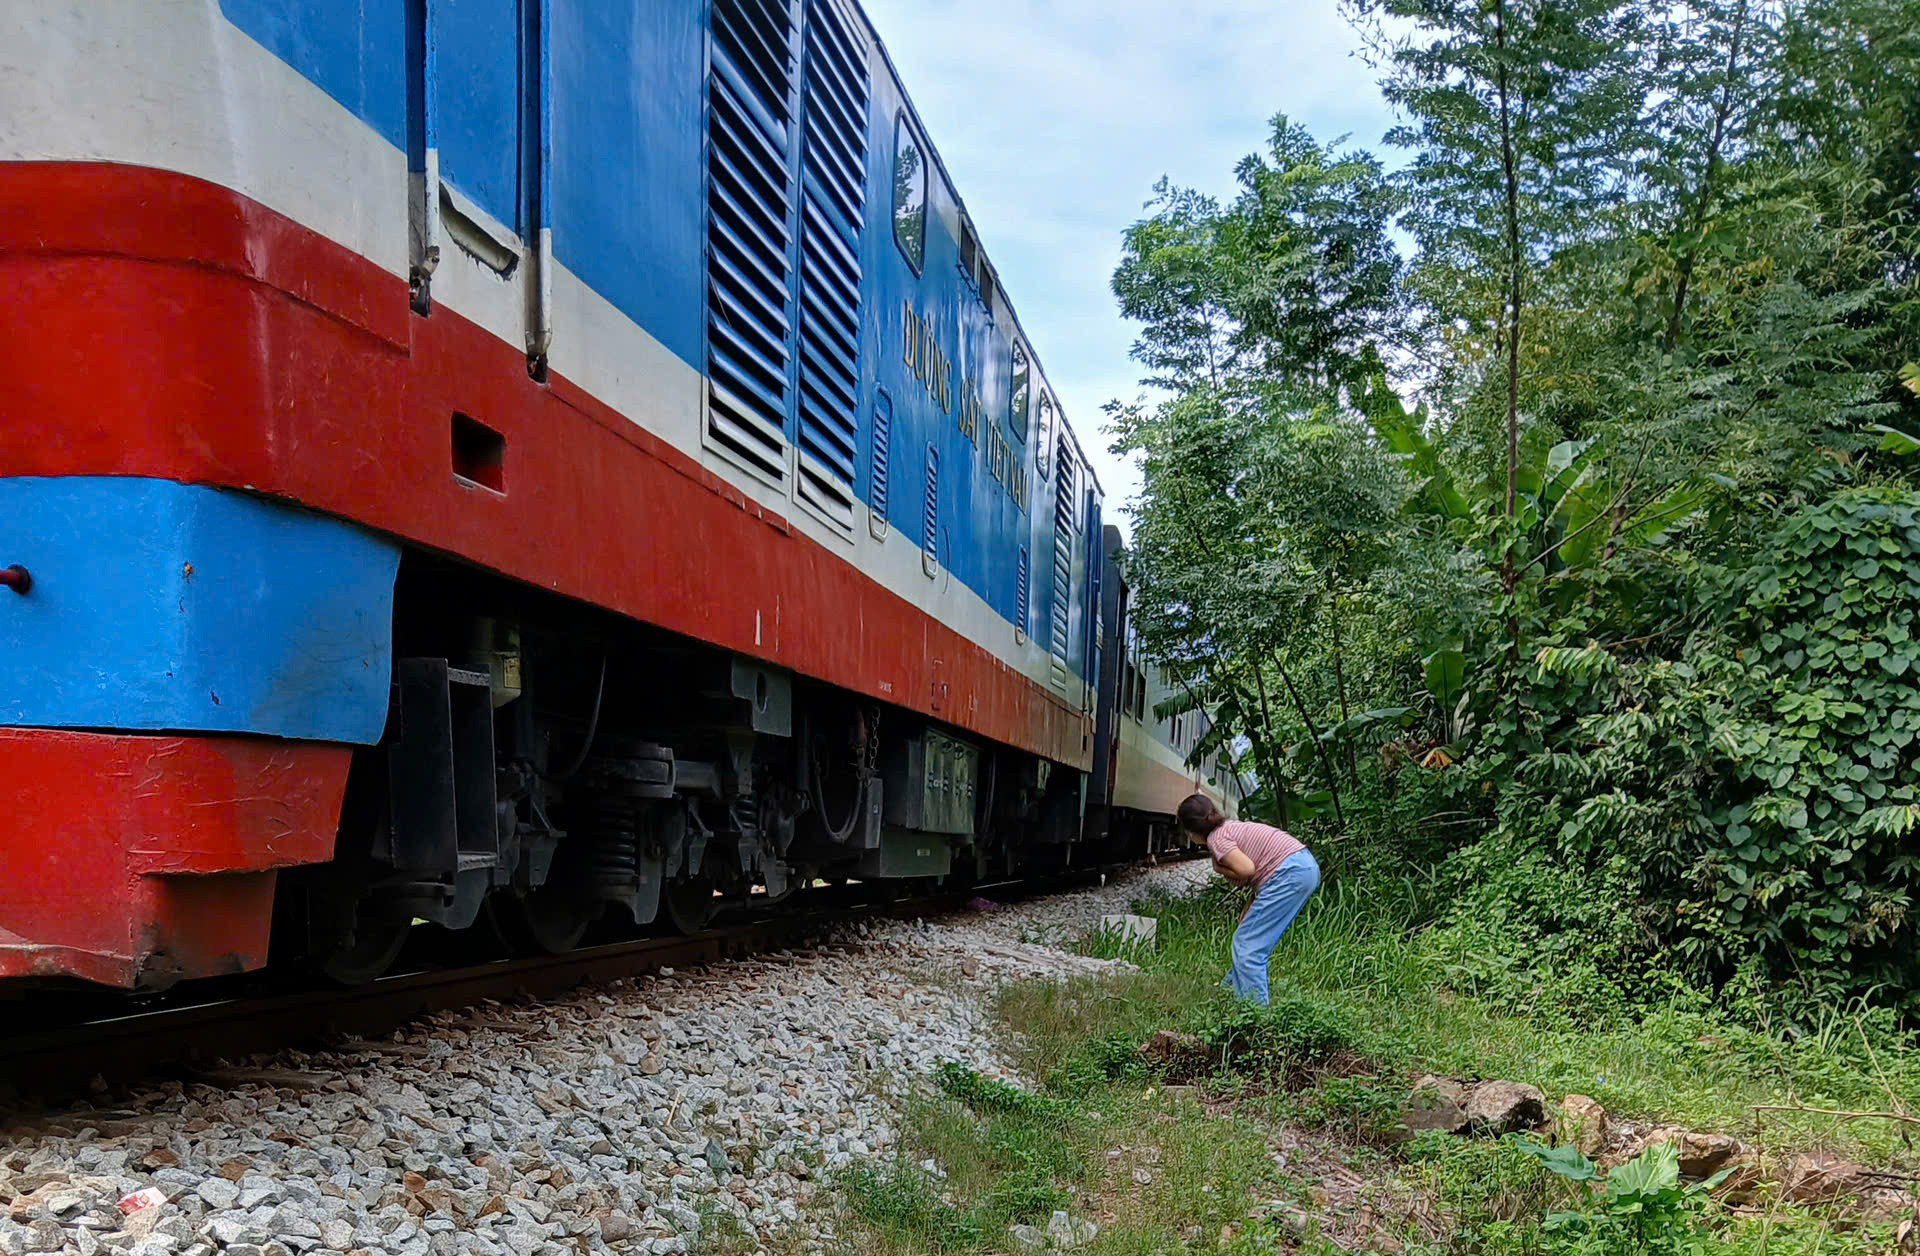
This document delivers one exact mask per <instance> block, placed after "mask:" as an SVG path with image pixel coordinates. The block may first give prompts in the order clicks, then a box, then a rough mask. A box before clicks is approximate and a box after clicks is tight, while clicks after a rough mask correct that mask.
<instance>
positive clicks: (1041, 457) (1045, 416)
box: [1033, 393, 1053, 480]
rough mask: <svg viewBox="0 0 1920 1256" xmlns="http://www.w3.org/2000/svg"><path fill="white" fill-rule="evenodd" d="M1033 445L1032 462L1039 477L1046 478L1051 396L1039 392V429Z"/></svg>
mask: <svg viewBox="0 0 1920 1256" xmlns="http://www.w3.org/2000/svg"><path fill="white" fill-rule="evenodd" d="M1035 436H1036V439H1035V441H1034V446H1033V457H1034V463H1035V465H1036V466H1037V467H1038V468H1039V471H1040V478H1041V479H1043V480H1044V479H1046V478H1047V468H1048V465H1049V459H1050V456H1051V455H1052V453H1053V449H1052V445H1053V398H1052V397H1049V396H1047V394H1045V393H1041V394H1040V418H1039V431H1038V432H1036V433H1035Z"/></svg>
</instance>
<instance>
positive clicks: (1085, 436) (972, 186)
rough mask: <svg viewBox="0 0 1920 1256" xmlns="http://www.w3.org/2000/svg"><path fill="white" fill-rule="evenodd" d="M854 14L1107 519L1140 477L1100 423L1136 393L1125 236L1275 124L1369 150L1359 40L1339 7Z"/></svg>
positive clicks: (976, 0)
mask: <svg viewBox="0 0 1920 1256" xmlns="http://www.w3.org/2000/svg"><path fill="white" fill-rule="evenodd" d="M863 4H864V7H865V9H866V11H867V14H868V16H869V17H870V18H871V19H872V20H873V24H874V26H875V28H876V29H877V30H878V31H879V33H880V39H881V42H883V43H884V44H885V45H886V47H887V51H888V53H889V55H891V56H892V58H893V62H894V65H895V66H896V67H897V68H898V69H899V71H900V77H901V79H902V81H904V82H905V84H906V88H907V94H908V95H909V96H910V97H911V98H912V100H913V102H914V105H915V107H916V108H917V109H918V110H919V112H920V116H921V118H922V119H923V120H924V121H925V124H926V128H927V131H928V134H929V135H930V136H931V138H932V141H933V145H934V147H935V148H936V149H937V150H939V153H940V157H941V160H942V161H944V162H945V163H946V167H947V170H948V172H949V173H950V174H951V175H952V177H953V180H954V183H955V184H956V186H957V187H958V188H959V191H960V196H961V199H962V200H964V201H965V202H966V204H967V209H968V211H969V212H970V213H971V215H972V217H973V221H974V225H975V227H976V228H977V229H978V230H979V233H980V243H981V247H982V249H983V250H984V251H985V252H986V255H987V256H988V258H990V259H991V260H992V262H993V265H994V269H995V270H997V271H998V272H999V275H1000V282H1001V284H1002V285H1003V286H1004V287H1005V289H1006V291H1007V293H1008V294H1009V296H1010V297H1011V298H1012V301H1013V306H1014V309H1015V310H1016V311H1018V313H1019V315H1020V324H1021V326H1022V327H1024V328H1025V329H1026V331H1027V333H1028V335H1029V336H1030V337H1031V338H1032V341H1033V346H1034V349H1035V351H1036V353H1037V354H1038V356H1039V359H1040V362H1041V364H1042V366H1043V367H1044V368H1045V370H1046V374H1047V379H1048V380H1049V381H1050V382H1051V383H1052V384H1053V385H1054V390H1055V392H1056V393H1057V395H1058V397H1059V400H1060V403H1061V406H1062V408H1063V409H1064V410H1065V411H1066V414H1067V419H1068V421H1069V422H1070V423H1071V424H1072V425H1073V429H1074V431H1075V432H1076V433H1077V434H1078V435H1079V437H1080V443H1081V447H1082V448H1083V449H1084V450H1085V451H1086V453H1087V455H1088V457H1089V458H1090V459H1091V460H1092V462H1093V467H1094V474H1095V475H1096V476H1097V477H1098V478H1099V480H1100V485H1101V488H1102V489H1103V490H1105V493H1106V500H1107V515H1108V517H1109V518H1110V519H1111V518H1114V517H1115V516H1116V515H1117V514H1118V513H1119V511H1120V508H1121V507H1122V506H1123V504H1124V503H1125V502H1126V501H1127V500H1129V499H1131V498H1132V497H1133V495H1134V494H1135V493H1136V492H1137V491H1138V490H1139V485H1140V476H1139V472H1138V471H1137V469H1135V468H1134V467H1132V466H1130V465H1127V464H1126V463H1124V462H1123V461H1122V460H1121V459H1120V458H1118V457H1116V456H1115V455H1114V454H1112V453H1110V452H1109V451H1108V449H1107V445H1108V443H1109V441H1110V439H1111V438H1110V437H1109V436H1108V435H1107V434H1106V433H1105V432H1104V431H1103V430H1102V428H1101V423H1102V419H1103V416H1102V414H1101V406H1103V405H1104V404H1105V403H1106V402H1108V401H1111V400H1115V399H1119V400H1128V401H1130V400H1133V399H1134V398H1136V397H1138V396H1139V395H1140V394H1141V392H1142V389H1141V387H1140V384H1139V378H1140V375H1141V371H1140V369H1139V367H1138V365H1137V364H1136V363H1135V362H1134V361H1133V360H1132V359H1131V358H1129V357H1128V356H1127V349H1128V346H1130V345H1131V344H1132V343H1133V339H1134V335H1135V330H1134V327H1133V325H1131V324H1129V323H1127V322H1126V321H1125V320H1124V319H1122V318H1121V317H1120V313H1119V311H1118V309H1117V308H1116V307H1115V304H1114V299H1113V289H1112V278H1113V269H1114V266H1115V265H1116V264H1117V263H1118V262H1119V260H1120V233H1121V232H1122V231H1123V230H1125V229H1126V227H1128V226H1129V225H1130V224H1132V223H1133V222H1135V221H1137V220H1138V219H1139V218H1141V217H1142V211H1143V206H1144V205H1145V202H1146V201H1147V199H1148V198H1149V197H1150V196H1151V195H1152V192H1153V185H1154V182H1155V180H1157V179H1158V178H1160V176H1161V175H1166V176H1167V177H1168V178H1170V179H1171V180H1172V181H1173V182H1174V183H1175V184H1178V185H1186V186H1190V187H1197V188H1200V189H1202V190H1203V191H1207V192H1211V193H1214V194H1216V195H1220V196H1222V197H1225V196H1228V195H1230V194H1231V192H1232V189H1233V167H1234V165H1235V163H1237V162H1238V161H1239V160H1240V158H1242V157H1244V156H1246V155H1247V154H1248V153H1250V152H1253V151H1255V150H1256V149H1260V148H1263V147H1264V146H1265V140H1266V136H1267V135H1268V133H1269V129H1270V128H1269V125H1268V124H1269V120H1270V119H1271V118H1272V117H1273V115H1274V114H1276V113H1282V112H1284V113H1286V114H1287V115H1288V117H1289V118H1291V119H1292V120H1294V121H1296V122H1300V123H1304V124H1305V125H1306V126H1307V127H1308V129H1310V130H1311V131H1312V132H1313V133H1314V134H1315V135H1316V136H1317V137H1318V138H1319V139H1321V140H1322V141H1329V140H1333V139H1336V138H1338V137H1339V136H1341V135H1343V134H1345V135H1351V137H1352V141H1353V143H1355V144H1358V145H1364V146H1366V147H1369V148H1373V147H1377V146H1378V144H1379V140H1380V136H1381V135H1382V133H1383V132H1385V130H1386V129H1387V127H1388V126H1389V125H1390V124H1391V121H1392V119H1391V116H1390V114H1389V111H1388V109H1387V106H1386V104H1385V103H1384V102H1383V101H1382V99H1381V97H1380V92H1379V89H1378V87H1377V86H1376V84H1375V76H1374V74H1373V71H1372V70H1371V69H1369V68H1368V66H1367V64H1366V62H1365V61H1363V60H1362V59H1361V58H1360V56H1359V55H1358V47H1359V39H1358V37H1357V35H1356V33H1355V32H1354V31H1353V29H1352V28H1351V27H1350V26H1349V25H1348V24H1347V22H1346V20H1345V19H1344V18H1342V17H1341V15H1340V13H1339V12H1338V11H1337V8H1336V5H1335V0H863ZM1122 526H1123V527H1124V526H1125V524H1124V522H1123V523H1122Z"/></svg>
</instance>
